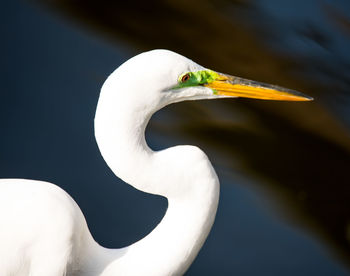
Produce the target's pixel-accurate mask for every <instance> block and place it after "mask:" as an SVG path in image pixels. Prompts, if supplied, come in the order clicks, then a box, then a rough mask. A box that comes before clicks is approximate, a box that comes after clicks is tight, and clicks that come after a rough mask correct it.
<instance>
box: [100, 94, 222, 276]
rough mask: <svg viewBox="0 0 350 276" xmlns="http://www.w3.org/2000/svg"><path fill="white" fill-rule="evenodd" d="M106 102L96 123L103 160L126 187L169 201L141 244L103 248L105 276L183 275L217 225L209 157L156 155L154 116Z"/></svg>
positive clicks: (178, 150)
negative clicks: (151, 136) (149, 135)
mask: <svg viewBox="0 0 350 276" xmlns="http://www.w3.org/2000/svg"><path fill="white" fill-rule="evenodd" d="M105 96H106V94H104V95H101V97H100V100H99V103H98V107H97V112H96V117H95V134H96V139H97V143H98V145H99V148H100V151H101V154H102V156H103V157H104V159H105V161H106V162H107V164H108V166H109V167H110V168H111V169H112V171H113V172H114V173H115V174H116V175H117V176H118V177H120V178H121V179H122V180H124V181H125V182H127V183H129V184H130V185H132V186H134V187H135V188H137V189H139V190H142V191H144V192H148V193H154V194H159V195H163V196H165V197H167V198H168V210H167V212H166V214H165V216H164V218H163V219H162V221H161V222H160V223H159V225H158V226H157V227H156V228H155V229H154V230H153V231H152V232H151V233H150V234H148V235H147V236H146V237H145V238H143V239H142V240H140V241H138V242H136V243H134V244H132V245H130V246H128V247H126V248H122V249H102V248H101V250H100V251H99V252H100V253H99V255H98V258H99V259H101V258H104V259H105V261H104V262H100V263H105V264H106V267H105V269H104V272H103V273H102V274H101V275H116V274H118V273H119V274H120V275H181V274H182V273H184V272H185V271H186V270H187V268H188V267H189V265H190V264H191V263H192V261H193V260H194V258H195V257H196V255H197V254H198V252H199V250H200V248H201V247H202V245H203V243H204V241H205V239H206V237H207V235H208V233H209V231H210V229H211V226H212V224H213V222H214V218H215V214H216V209H217V204H218V198H219V182H218V179H217V177H216V174H215V172H214V170H213V168H212V167H211V164H210V162H209V160H207V158H206V156H205V154H204V153H203V152H201V151H200V150H199V149H197V148H195V147H191V146H178V147H173V148H169V149H166V150H163V151H160V152H154V151H152V150H151V149H150V148H149V147H148V146H147V143H146V141H145V136H144V133H145V128H146V125H147V123H148V121H149V119H150V117H151V115H152V114H153V112H155V111H156V110H152V111H146V110H145V109H143V108H135V107H134V108H131V106H129V105H128V103H122V102H118V101H115V100H113V99H108V97H105ZM109 96H110V97H113V96H111V94H110V95H109ZM191 159H193V161H191ZM197 159H198V161H199V162H197ZM203 160H204V161H203ZM186 162H190V163H189V164H187V163H186ZM192 165H193V166H192ZM189 166H192V169H191V168H189ZM188 172H190V174H192V175H190V176H188V175H187V174H188ZM101 252H102V253H101ZM101 256H102V257H101ZM107 264H108V265H107ZM119 274H118V275H119Z"/></svg>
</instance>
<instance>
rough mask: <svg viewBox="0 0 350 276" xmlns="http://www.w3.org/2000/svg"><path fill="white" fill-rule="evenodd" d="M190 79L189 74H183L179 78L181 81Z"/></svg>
mask: <svg viewBox="0 0 350 276" xmlns="http://www.w3.org/2000/svg"><path fill="white" fill-rule="evenodd" d="M189 79H190V74H188V73H187V74H185V75H183V76H182V78H181V82H186V81H188V80H189Z"/></svg>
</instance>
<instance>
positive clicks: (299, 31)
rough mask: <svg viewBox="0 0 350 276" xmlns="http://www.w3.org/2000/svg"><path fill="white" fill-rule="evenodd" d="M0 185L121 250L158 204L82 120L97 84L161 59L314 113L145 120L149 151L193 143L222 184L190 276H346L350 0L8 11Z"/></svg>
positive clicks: (242, 104) (227, 0) (293, 110)
mask: <svg viewBox="0 0 350 276" xmlns="http://www.w3.org/2000/svg"><path fill="white" fill-rule="evenodd" d="M0 18H1V19H0V20H1V27H0V35H1V43H0V49H1V52H2V58H1V66H0V70H1V74H0V80H1V84H2V88H1V90H0V99H1V100H0V177H1V178H30V179H38V180H45V181H49V182H52V183H55V184H57V185H59V186H61V187H62V188H64V189H65V190H66V191H67V192H68V193H69V194H70V195H71V196H72V197H73V198H74V199H75V200H76V201H77V203H78V205H79V206H80V207H81V209H82V211H83V213H84V215H85V216H86V219H87V222H88V225H89V228H90V230H91V232H92V234H93V236H94V238H95V239H96V240H97V241H98V242H99V243H100V244H101V245H103V246H106V247H114V248H115V247H122V246H126V245H129V244H130V243H133V242H135V241H137V240H139V239H141V238H143V237H144V236H145V235H147V234H148V233H149V232H150V231H151V230H152V229H153V228H154V227H155V226H156V225H157V224H158V223H159V222H160V220H161V218H162V216H163V215H164V213H165V211H166V207H167V202H166V199H164V198H161V197H158V196H154V195H148V194H145V193H142V192H139V191H137V190H135V189H133V188H132V187H130V186H129V185H126V184H125V183H123V182H122V181H121V180H119V179H118V178H117V177H115V175H113V173H112V172H111V171H110V170H109V168H108V167H107V165H106V164H105V162H104V160H103V159H102V157H101V155H100V153H99V150H98V148H97V145H96V142H95V138H94V129H93V119H94V113H95V108H96V103H97V100H98V95H99V89H100V87H101V85H102V83H103V81H104V80H105V78H106V77H107V76H108V75H109V74H110V73H111V72H112V71H113V70H114V69H115V68H116V67H118V66H119V65H120V64H121V63H123V62H124V61H126V60H127V59H129V58H130V57H132V56H134V55H136V54H138V53H140V52H143V51H147V50H150V49H155V48H166V49H170V50H173V51H176V52H178V53H180V54H182V55H185V56H187V57H189V58H191V59H193V60H194V61H195V62H197V63H199V64H201V65H203V66H205V67H208V68H211V69H213V70H216V71H219V72H225V73H229V74H232V75H237V76H241V77H245V78H249V79H254V80H258V81H263V82H268V83H273V84H278V85H281V86H285V87H288V88H292V89H295V90H299V91H301V92H303V93H306V94H308V95H310V96H313V97H314V98H315V100H314V101H313V102H305V103H303V102H299V103H298V102H294V103H293V102H290V103H288V102H283V103H282V102H267V101H258V100H252V99H231V100H217V101H196V102H184V103H179V104H176V105H172V106H168V107H166V108H165V109H163V110H161V111H159V112H158V113H156V114H155V115H154V117H153V118H152V120H151V122H150V125H149V127H148V129H147V140H148V143H149V144H150V146H151V147H152V148H153V149H155V150H157V149H162V148H165V147H169V146H173V145H177V144H194V145H197V146H199V147H201V148H202V149H203V150H204V151H205V152H206V153H207V154H208V156H209V157H210V159H211V161H212V162H213V165H214V167H215V168H216V170H217V173H218V175H219V178H220V180H221V198H220V204H219V209H218V213H217V218H216V221H215V224H214V226H213V229H212V231H211V233H210V235H209V237H208V240H207V242H206V243H205V245H204V247H203V249H202V250H201V251H200V253H199V255H198V258H197V259H196V260H195V262H194V263H193V265H192V266H191V267H190V269H189V271H188V272H187V273H186V275H188V276H194V275H214V274H216V275H349V274H350V183H349V182H350V181H349V177H348V173H349V170H350V139H349V138H350V134H349V130H350V51H349V49H350V2H349V1H347V0H343V1H341V0H333V1H331V0H309V1H302V0H285V1H277V0H260V1H253V0H215V1H214V0H201V1H200V0H190V1H184V0H176V1H175V0H168V1H160V0H149V1H136V0H128V1H123V2H122V1H110V0H109V1H108V0H99V1H93V0H85V1H79V0H74V1H73V0H32V1H30V0H28V1H24V0H4V1H2V2H1V8H0Z"/></svg>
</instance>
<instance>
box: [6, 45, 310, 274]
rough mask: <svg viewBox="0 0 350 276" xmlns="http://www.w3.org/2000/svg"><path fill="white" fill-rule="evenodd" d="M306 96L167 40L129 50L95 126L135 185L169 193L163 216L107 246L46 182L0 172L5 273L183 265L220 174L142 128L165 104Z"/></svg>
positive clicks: (111, 161) (210, 215) (211, 214)
mask: <svg viewBox="0 0 350 276" xmlns="http://www.w3.org/2000/svg"><path fill="white" fill-rule="evenodd" d="M222 97H251V98H260V99H271V100H291V101H305V100H311V98H310V97H308V96H306V95H303V94H301V93H299V92H296V91H293V90H288V89H284V88H281V87H277V86H272V85H267V84H262V83H258V82H254V81H250V80H246V79H242V78H238V77H232V76H229V75H224V74H221V73H217V72H214V71H212V70H208V69H206V68H204V67H202V66H200V65H198V64H196V63H194V62H193V61H191V60H189V59H187V58H185V57H183V56H181V55H179V54H176V53H174V52H171V51H168V50H153V51H149V52H145V53H142V54H139V55H137V56H136V57H133V58H131V59H130V60H128V61H127V62H125V63H124V64H122V65H121V66H120V67H119V68H118V69H116V70H115V71H114V72H113V73H112V74H111V75H110V76H109V77H108V79H107V80H106V82H105V83H104V85H103V87H102V89H101V95H100V98H99V101H98V105H97V111H96V117H95V135H96V139H97V142H98V146H99V148H100V151H101V153H102V155H103V157H104V159H105V160H106V162H107V164H108V166H109V167H110V168H111V169H112V171H113V172H114V173H115V174H116V175H117V176H118V177H120V178H121V179H122V180H124V181H125V182H127V183H129V184H130V185H132V186H134V187H135V188H136V189H139V190H141V191H144V192H147V193H152V194H157V195H162V196H165V197H166V198H167V199H168V209H167V212H166V214H165V216H164V218H163V219H162V221H161V222H160V223H159V225H158V226H157V227H156V228H155V229H154V230H153V231H152V232H151V233H150V234H149V235H147V236H146V237H144V238H143V239H142V240H140V241H138V242H136V243H134V244H132V245H130V246H127V247H125V248H121V249H106V248H103V247H101V246H100V245H99V244H98V243H97V242H95V241H94V239H93V238H92V236H91V234H90V232H89V229H88V227H87V224H86V221H85V218H84V216H83V214H82V212H81V210H80V209H79V207H78V205H77V204H76V203H75V201H74V200H73V199H72V198H71V197H70V196H69V195H68V194H67V193H66V192H65V191H63V190H62V189H61V188H59V187H58V186H55V185H53V184H50V183H46V182H42V181H35V180H25V179H3V180H1V181H0V221H1V227H0V274H1V275H4V276H5V275H33V276H61V275H104V276H106V275H113V276H114V275H161V276H163V275H181V274H183V273H184V272H185V271H186V270H187V269H188V267H189V266H190V264H191V263H192V261H193V260H194V258H195V257H196V255H197V254H198V252H199V250H200V248H201V247H202V245H203V243H204V241H205V239H206V237H207V235H208V233H209V231H210V229H211V226H212V224H213V222H214V218H215V214H216V209H217V205H218V199H219V181H218V178H217V176H216V173H215V171H214V169H213V167H212V165H211V163H210V161H209V159H208V158H207V156H206V155H205V153H204V152H203V151H201V150H200V149H199V148H197V147H194V146H187V145H186V146H176V147H172V148H168V149H165V150H161V151H152V150H151V149H150V148H149V147H148V146H147V143H146V141H145V136H144V132H145V128H146V125H147V123H148V121H149V119H150V118H151V116H152V114H153V113H154V112H156V111H157V110H159V109H160V108H162V107H164V106H165V105H168V104H171V103H175V102H179V101H184V100H198V99H217V98H222Z"/></svg>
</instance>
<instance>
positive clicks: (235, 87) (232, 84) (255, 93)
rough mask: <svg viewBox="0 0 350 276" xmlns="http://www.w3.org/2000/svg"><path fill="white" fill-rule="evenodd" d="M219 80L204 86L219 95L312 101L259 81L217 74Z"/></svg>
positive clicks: (290, 91)
mask: <svg viewBox="0 0 350 276" xmlns="http://www.w3.org/2000/svg"><path fill="white" fill-rule="evenodd" d="M217 74H218V78H216V79H215V80H214V81H212V82H210V83H207V84H204V86H206V87H209V88H211V89H212V90H213V91H214V93H216V94H217V95H223V96H231V97H243V98H254V99H263V100H278V101H312V100H313V98H312V97H309V96H307V95H304V94H302V93H300V92H298V91H295V90H291V89H287V88H283V87H280V86H277V85H270V84H266V83H261V82H257V81H252V80H247V79H243V78H239V77H234V76H230V75H225V74H221V73H217Z"/></svg>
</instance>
